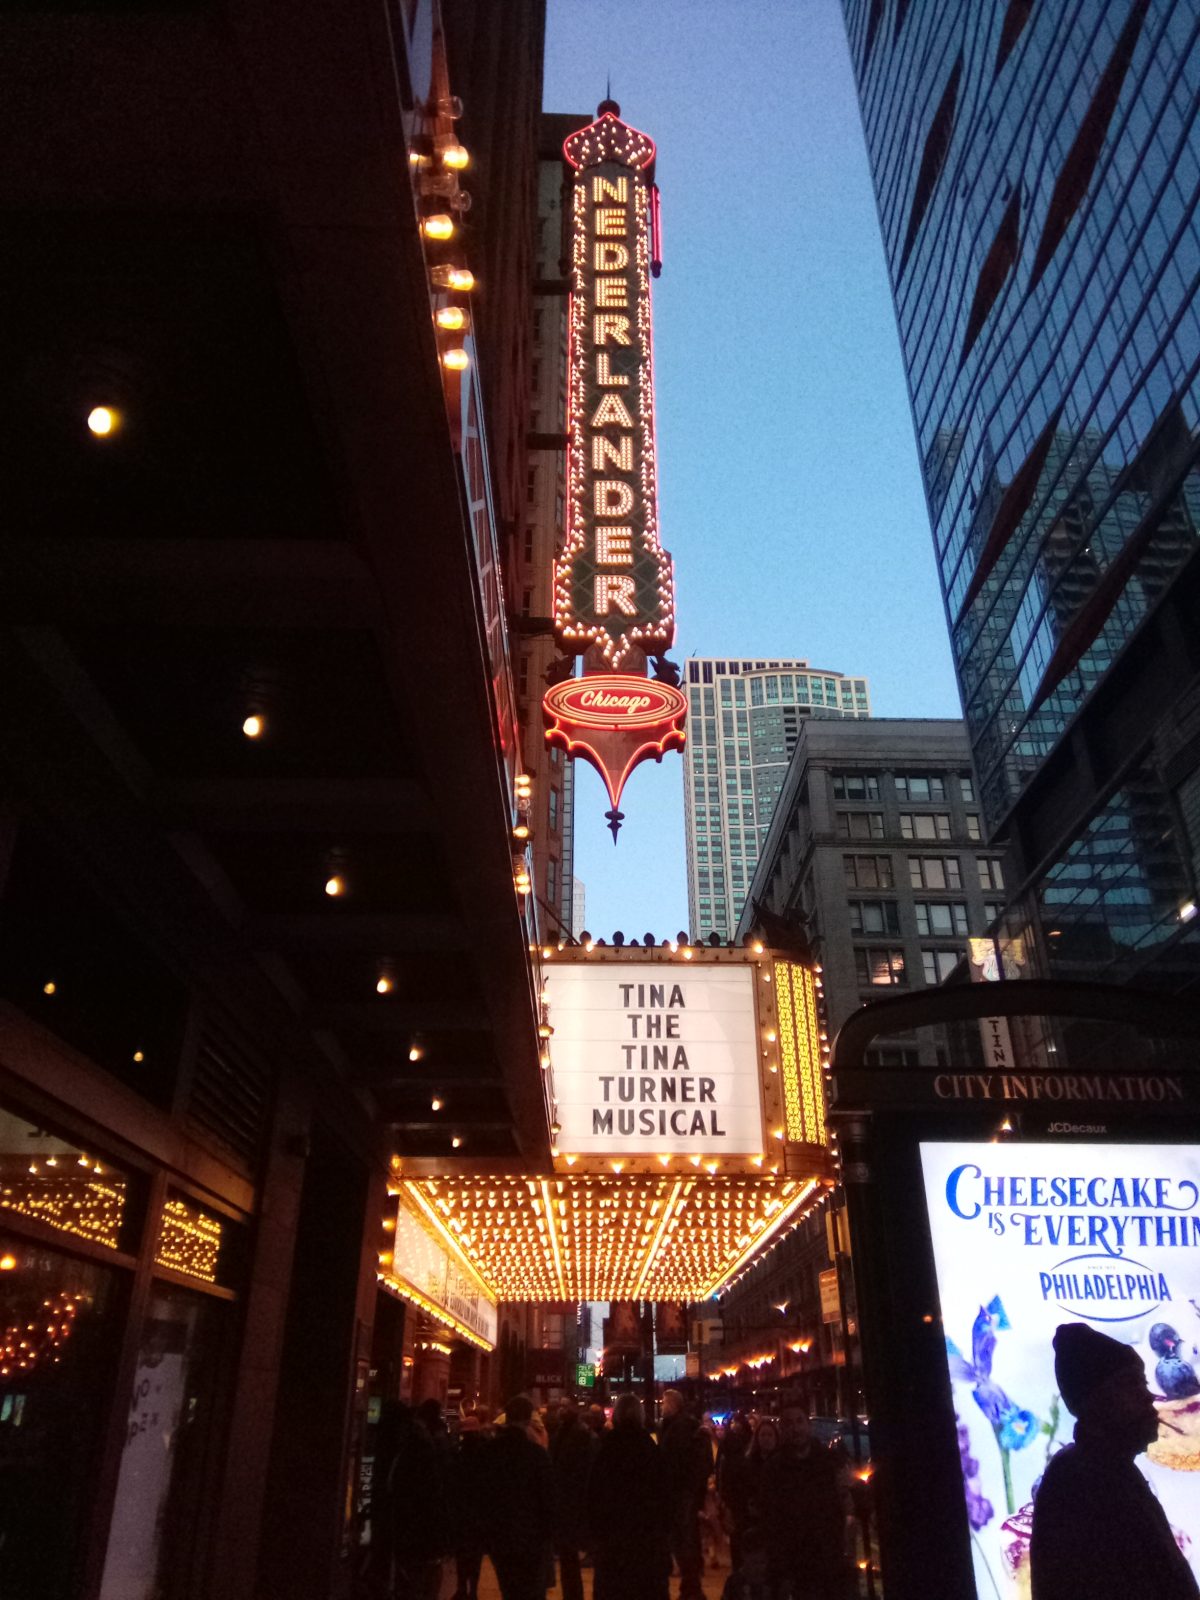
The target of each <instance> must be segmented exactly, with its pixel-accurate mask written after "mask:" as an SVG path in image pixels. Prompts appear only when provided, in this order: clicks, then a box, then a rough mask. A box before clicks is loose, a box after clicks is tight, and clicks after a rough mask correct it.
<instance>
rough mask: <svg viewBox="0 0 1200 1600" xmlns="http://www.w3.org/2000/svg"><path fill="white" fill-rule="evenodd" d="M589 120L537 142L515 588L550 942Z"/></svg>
mask: <svg viewBox="0 0 1200 1600" xmlns="http://www.w3.org/2000/svg"><path fill="white" fill-rule="evenodd" d="M590 120H591V119H590V118H589V117H586V116H567V115H559V114H554V115H546V116H543V117H542V119H541V123H540V126H539V133H538V163H537V174H538V178H537V195H536V200H537V217H536V236H535V240H534V249H533V274H534V295H535V300H534V312H533V329H532V341H531V349H530V356H529V394H530V417H529V427H530V431H529V433H528V435H527V436H526V440H525V443H526V445H527V447H528V455H527V457H526V462H527V465H526V476H525V485H524V495H523V497H522V501H521V503H520V505H519V507H518V512H517V516H516V525H517V527H518V529H519V534H518V538H517V540H516V548H515V549H514V551H513V562H512V565H511V568H510V578H509V591H510V592H509V595H508V604H509V614H510V626H511V630H512V633H513V635H514V638H515V640H516V646H515V650H514V656H515V659H516V677H517V700H518V704H519V707H520V720H521V752H522V757H523V760H524V763H525V771H526V772H527V773H528V774H529V775H530V776H531V778H532V780H533V785H532V787H533V793H532V798H531V807H530V825H531V834H532V855H533V887H534V894H535V895H536V897H537V902H538V920H539V924H540V926H541V927H542V928H543V929H544V930H545V933H546V937H548V938H555V939H557V938H560V937H561V936H562V935H564V934H569V933H570V932H571V922H572V904H573V889H572V882H573V870H574V853H575V852H574V839H575V773H574V765H573V763H572V762H570V761H568V760H567V759H566V757H565V756H564V755H563V753H562V751H561V750H558V749H547V747H546V741H545V737H544V729H543V722H542V696H543V695H544V694H545V692H546V685H547V682H548V681H549V680H548V677H547V674H548V673H549V671H550V669H551V668H552V667H553V665H554V663H555V662H556V660H557V659H558V650H557V647H556V646H555V643H554V633H553V624H552V620H551V615H552V612H553V610H554V605H553V595H554V559H555V556H556V555H557V554H558V552H559V549H560V547H561V544H562V534H563V527H564V522H565V502H566V492H567V456H566V450H567V434H566V403H567V392H566V391H567V304H568V301H567V290H568V287H569V284H568V280H567V277H566V275H565V263H564V255H565V250H566V236H565V233H564V226H565V225H564V217H563V189H564V162H563V148H562V147H563V140H564V139H565V138H566V136H567V135H568V134H570V133H573V132H574V131H575V129H576V128H579V127H582V126H585V125H586V124H587V123H588V122H589V121H590Z"/></svg>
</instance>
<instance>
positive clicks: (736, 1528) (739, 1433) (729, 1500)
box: [717, 1411, 752, 1572]
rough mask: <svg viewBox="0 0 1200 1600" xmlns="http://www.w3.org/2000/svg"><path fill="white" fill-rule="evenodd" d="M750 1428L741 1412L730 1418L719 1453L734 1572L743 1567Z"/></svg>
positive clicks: (719, 1485) (720, 1485)
mask: <svg viewBox="0 0 1200 1600" xmlns="http://www.w3.org/2000/svg"><path fill="white" fill-rule="evenodd" d="M751 1442H752V1441H751V1437H750V1427H749V1424H748V1423H747V1421H746V1419H745V1417H744V1416H743V1415H742V1414H741V1412H740V1411H739V1412H736V1413H735V1414H734V1416H732V1417H731V1418H730V1421H729V1427H728V1429H727V1430H726V1433H725V1437H724V1438H723V1439H722V1440H721V1448H720V1449H719V1450H718V1451H717V1497H718V1499H719V1500H720V1502H721V1505H722V1508H723V1509H724V1512H725V1516H726V1518H727V1519H728V1524H729V1565H730V1567H731V1568H732V1570H733V1571H734V1572H737V1571H739V1570H740V1568H741V1565H742V1542H743V1539H744V1538H745V1532H746V1520H747V1498H748V1496H747V1480H748V1461H747V1457H748V1453H749V1450H750V1445H751Z"/></svg>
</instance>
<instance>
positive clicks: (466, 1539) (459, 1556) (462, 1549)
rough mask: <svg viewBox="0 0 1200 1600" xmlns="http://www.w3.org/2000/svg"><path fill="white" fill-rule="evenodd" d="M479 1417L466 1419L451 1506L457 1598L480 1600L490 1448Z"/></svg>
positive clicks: (453, 1477)
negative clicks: (478, 1598) (480, 1575)
mask: <svg viewBox="0 0 1200 1600" xmlns="http://www.w3.org/2000/svg"><path fill="white" fill-rule="evenodd" d="M488 1446H489V1441H488V1440H487V1439H485V1437H484V1434H483V1428H482V1425H481V1422H480V1419H479V1417H477V1416H468V1417H464V1418H463V1419H462V1422H461V1423H460V1424H459V1429H458V1450H457V1451H456V1453H455V1455H454V1459H453V1462H452V1464H451V1472H450V1486H451V1492H450V1507H451V1511H452V1514H453V1530H452V1531H453V1535H454V1564H455V1577H456V1580H457V1584H456V1587H455V1590H454V1600H477V1597H478V1594H479V1573H480V1569H481V1567H482V1566H483V1544H484V1505H485V1498H484V1497H485V1495H486V1493H487V1485H486V1481H485V1480H486V1472H487V1451H488Z"/></svg>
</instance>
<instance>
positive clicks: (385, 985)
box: [375, 972, 395, 994]
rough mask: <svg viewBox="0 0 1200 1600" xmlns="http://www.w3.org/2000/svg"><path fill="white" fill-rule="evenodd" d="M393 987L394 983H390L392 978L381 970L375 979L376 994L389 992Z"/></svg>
mask: <svg viewBox="0 0 1200 1600" xmlns="http://www.w3.org/2000/svg"><path fill="white" fill-rule="evenodd" d="M394 987H395V985H394V984H393V983H392V980H391V979H390V978H389V977H388V975H387V973H386V972H381V973H380V974H379V976H378V978H376V980H375V993H376V994H391V992H392V989H393V988H394Z"/></svg>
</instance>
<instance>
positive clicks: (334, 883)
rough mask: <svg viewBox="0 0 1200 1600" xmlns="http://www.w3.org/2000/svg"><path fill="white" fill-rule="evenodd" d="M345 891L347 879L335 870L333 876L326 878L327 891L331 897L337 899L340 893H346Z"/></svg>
mask: <svg viewBox="0 0 1200 1600" xmlns="http://www.w3.org/2000/svg"><path fill="white" fill-rule="evenodd" d="M345 892H346V880H345V879H344V878H343V877H341V876H340V875H339V874H338V873H336V872H335V873H334V874H333V876H332V877H331V878H326V880H325V893H326V894H327V895H328V896H329V897H330V899H332V900H336V899H337V897H338V895H340V894H345Z"/></svg>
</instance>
